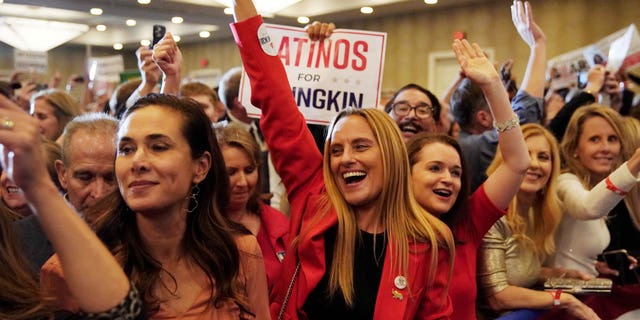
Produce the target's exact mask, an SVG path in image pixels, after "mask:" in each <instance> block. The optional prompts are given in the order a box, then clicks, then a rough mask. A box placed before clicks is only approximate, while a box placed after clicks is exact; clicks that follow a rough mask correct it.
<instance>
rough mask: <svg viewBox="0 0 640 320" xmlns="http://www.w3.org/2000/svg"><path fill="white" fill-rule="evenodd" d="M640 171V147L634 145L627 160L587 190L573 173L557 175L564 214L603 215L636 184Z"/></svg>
mask: <svg viewBox="0 0 640 320" xmlns="http://www.w3.org/2000/svg"><path fill="white" fill-rule="evenodd" d="M638 174H640V149H636V151H635V152H634V154H633V156H631V158H630V159H629V161H627V162H625V163H623V164H622V165H621V166H620V167H618V168H617V169H616V170H615V171H613V172H612V173H611V174H609V176H608V177H607V178H605V179H603V180H602V181H600V182H599V183H598V184H596V185H595V186H594V187H593V188H591V190H587V189H585V188H584V187H583V186H582V183H581V182H580V180H579V179H578V177H576V176H575V175H573V174H571V173H565V174H562V175H560V177H559V178H558V197H560V200H561V201H562V202H563V204H564V208H565V211H566V213H567V214H569V215H571V216H572V217H574V218H576V219H582V220H591V219H599V218H602V217H604V216H605V215H607V214H608V213H609V211H611V210H612V209H613V208H614V207H615V206H616V205H617V204H618V202H620V200H622V199H623V198H624V195H625V194H626V193H627V192H628V191H629V190H631V188H633V187H634V186H635V185H637V184H638Z"/></svg>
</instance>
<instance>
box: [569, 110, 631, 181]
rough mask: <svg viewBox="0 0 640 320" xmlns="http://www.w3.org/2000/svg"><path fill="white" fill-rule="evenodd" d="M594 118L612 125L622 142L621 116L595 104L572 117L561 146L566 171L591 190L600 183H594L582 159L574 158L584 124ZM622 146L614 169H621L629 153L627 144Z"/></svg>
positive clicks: (577, 111)
mask: <svg viewBox="0 0 640 320" xmlns="http://www.w3.org/2000/svg"><path fill="white" fill-rule="evenodd" d="M593 117H602V118H603V119H605V120H606V121H607V122H608V123H609V124H610V125H611V127H612V128H613V130H614V131H615V132H616V135H617V136H618V139H620V140H622V137H623V135H622V130H623V128H624V124H623V122H622V117H621V116H620V114H619V113H618V112H616V111H615V110H613V109H611V108H610V107H607V106H603V105H600V104H595V103H594V104H591V105H588V106H585V107H582V108H579V109H578V110H576V112H575V113H574V114H573V116H571V120H569V124H568V125H567V130H566V132H565V134H564V137H563V138H562V143H561V144H560V149H561V151H562V156H563V157H564V161H565V166H566V168H565V169H564V171H565V172H571V173H573V174H575V175H576V176H577V177H578V178H579V179H580V181H581V182H582V184H583V185H584V187H585V188H587V189H591V188H592V187H593V186H595V185H596V184H597V183H598V182H600V181H592V180H593V179H592V177H591V173H590V172H589V169H587V168H586V167H585V166H584V165H583V164H582V162H580V159H578V158H576V157H575V156H574V154H575V152H576V149H577V148H578V143H579V141H580V135H582V131H583V124H584V122H585V121H586V120H587V119H590V118H593ZM620 146H621V150H620V154H619V155H618V158H617V159H616V161H615V163H614V165H613V168H617V167H619V166H620V165H621V164H622V163H623V162H624V155H625V152H627V150H626V149H627V147H628V146H626V145H625V143H621V145H620Z"/></svg>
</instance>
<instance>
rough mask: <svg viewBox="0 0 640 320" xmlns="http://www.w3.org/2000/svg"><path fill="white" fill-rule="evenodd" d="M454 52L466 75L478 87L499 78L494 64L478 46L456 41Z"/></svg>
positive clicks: (465, 41)
mask: <svg viewBox="0 0 640 320" xmlns="http://www.w3.org/2000/svg"><path fill="white" fill-rule="evenodd" d="M453 51H454V52H455V54H456V58H457V59H458V63H459V64H460V67H462V70H463V71H464V73H465V74H466V75H467V77H469V78H470V79H471V80H472V81H473V82H475V83H477V84H478V85H482V84H488V83H490V82H491V81H493V80H494V79H495V78H499V75H498V72H497V71H496V69H495V68H494V67H493V64H492V63H491V62H490V61H489V59H487V56H485V55H484V52H482V49H481V48H480V46H478V45H477V44H475V43H474V44H473V45H471V44H469V42H467V40H462V41H460V40H455V42H454V43H453Z"/></svg>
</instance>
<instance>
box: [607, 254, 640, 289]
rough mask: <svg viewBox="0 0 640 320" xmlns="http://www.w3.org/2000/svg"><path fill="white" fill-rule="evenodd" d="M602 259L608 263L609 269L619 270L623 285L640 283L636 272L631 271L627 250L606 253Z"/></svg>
mask: <svg viewBox="0 0 640 320" xmlns="http://www.w3.org/2000/svg"><path fill="white" fill-rule="evenodd" d="M602 259H603V260H604V261H605V262H606V263H607V265H608V266H609V268H611V269H614V270H617V271H618V273H619V276H618V277H619V278H620V281H622V283H623V284H635V283H640V279H639V277H638V274H637V273H636V270H630V269H629V266H630V265H631V261H630V260H629V254H628V253H627V250H625V249H619V250H611V251H605V252H603V253H602Z"/></svg>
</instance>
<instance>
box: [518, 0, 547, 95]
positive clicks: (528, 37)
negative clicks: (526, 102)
mask: <svg viewBox="0 0 640 320" xmlns="http://www.w3.org/2000/svg"><path fill="white" fill-rule="evenodd" d="M511 19H512V20H513V25H514V26H515V27H516V29H517V30H518V33H519V34H520V37H521V38H522V40H523V41H524V42H525V43H526V44H527V45H528V46H529V48H530V53H529V61H528V62H527V69H526V71H525V73H524V78H523V79H522V86H521V87H520V89H521V90H524V91H526V92H527V93H529V94H530V95H531V96H533V97H536V98H542V97H543V96H544V84H545V75H544V73H545V70H546V62H547V61H546V60H547V56H546V48H547V37H546V36H545V35H544V33H543V32H542V29H540V27H539V26H538V25H537V24H536V22H535V21H534V19H533V10H531V4H529V1H524V2H523V1H517V0H516V1H513V5H511Z"/></svg>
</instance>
